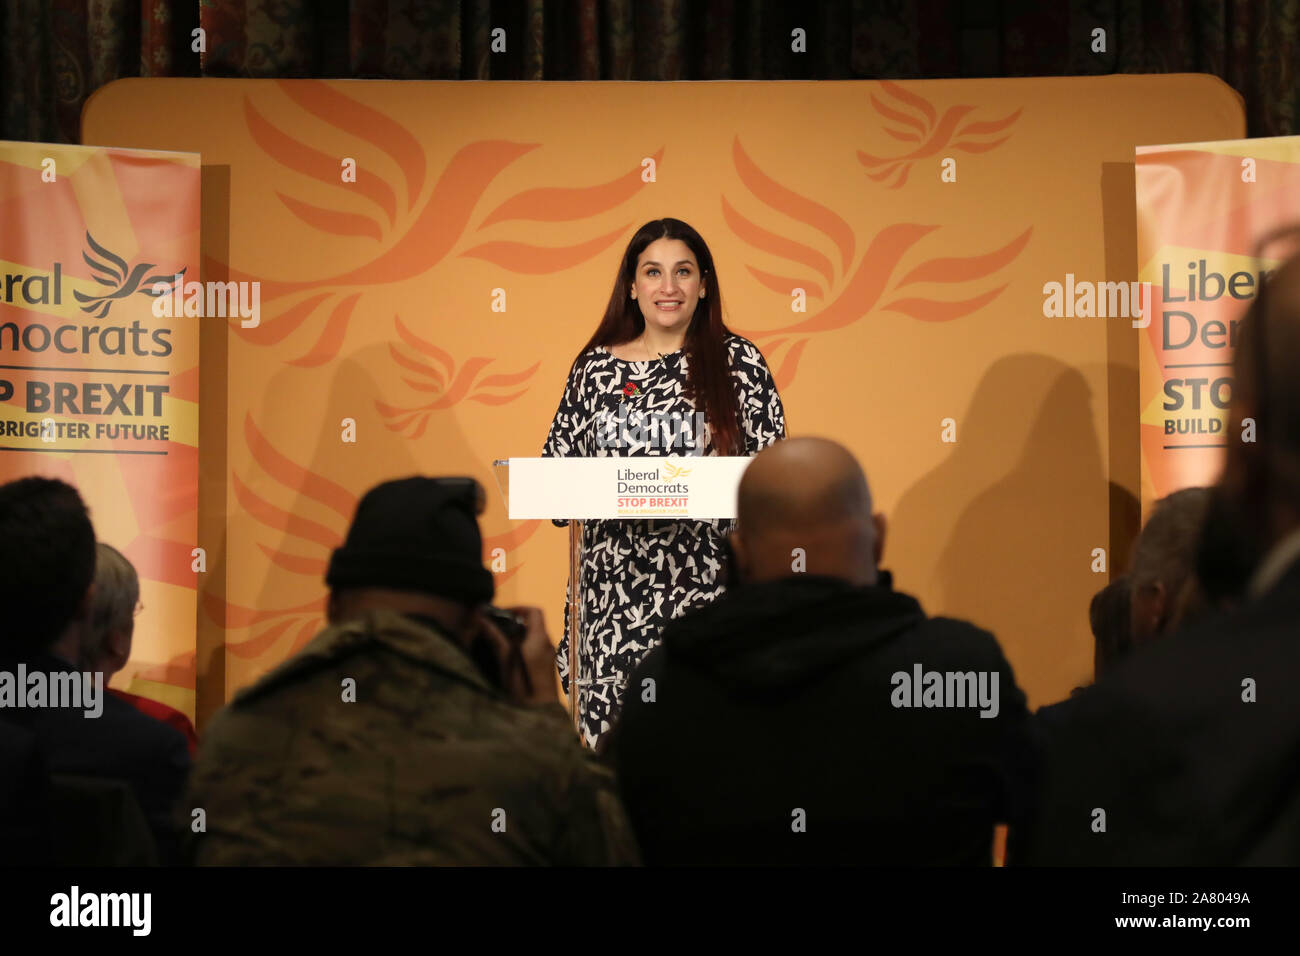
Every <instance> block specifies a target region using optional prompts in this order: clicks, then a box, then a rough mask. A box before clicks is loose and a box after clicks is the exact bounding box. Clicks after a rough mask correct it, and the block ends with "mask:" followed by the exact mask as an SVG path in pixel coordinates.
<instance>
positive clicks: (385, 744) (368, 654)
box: [184, 611, 638, 865]
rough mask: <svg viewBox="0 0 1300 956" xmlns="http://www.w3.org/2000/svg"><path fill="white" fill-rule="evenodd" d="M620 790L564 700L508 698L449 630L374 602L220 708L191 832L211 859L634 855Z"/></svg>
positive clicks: (191, 807) (555, 860)
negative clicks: (582, 742)
mask: <svg viewBox="0 0 1300 956" xmlns="http://www.w3.org/2000/svg"><path fill="white" fill-rule="evenodd" d="M349 678H350V679H351V680H352V681H355V684H354V685H353V686H354V688H355V691H354V693H353V694H352V695H351V696H354V698H355V702H347V701H346V700H345V697H347V696H349V693H348V690H347V681H348V679H349ZM616 794H617V788H616V787H615V784H614V780H613V778H612V776H611V773H610V771H609V770H608V769H606V768H605V767H604V766H603V765H601V764H600V763H599V762H597V760H596V758H595V757H594V756H593V755H591V754H590V753H589V752H587V751H584V750H583V749H582V748H581V747H580V746H579V745H578V742H577V738H576V735H575V733H574V730H573V727H572V726H571V724H570V723H569V720H568V717H567V715H566V714H565V712H564V709H563V708H562V707H561V706H560V705H559V704H558V703H556V704H553V705H546V706H544V707H536V706H534V707H528V706H521V705H518V704H515V703H513V702H511V701H510V700H508V699H507V698H506V697H505V695H504V694H503V693H501V692H500V691H499V690H497V689H496V688H494V687H493V686H492V685H491V684H489V683H488V682H487V680H485V678H484V677H483V676H482V675H481V673H480V672H479V670H478V669H477V667H476V666H475V665H474V663H473V662H472V661H471V660H470V658H469V656H468V655H467V654H465V653H464V652H463V651H462V650H461V649H460V648H459V647H456V646H454V645H452V644H451V643H450V639H449V638H446V637H444V636H442V635H441V634H438V633H435V632H434V631H432V630H431V629H430V628H428V627H426V626H424V625H423V624H421V623H420V622H417V621H414V620H412V619H411V618H408V617H405V616H403V615H400V614H396V613H394V612H390V611H372V612H370V613H368V614H367V615H365V616H364V617H361V618H358V619H356V620H353V621H349V622H347V623H345V624H342V625H337V626H332V627H329V628H327V629H326V630H324V631H322V632H321V633H320V634H318V635H317V636H316V638H315V639H314V640H312V642H311V643H310V644H308V645H307V646H306V647H305V648H303V650H302V651H301V653H299V654H297V655H295V656H294V657H293V658H291V659H290V660H288V661H286V662H285V663H284V664H282V665H281V666H279V667H278V668H276V669H275V670H273V671H271V672H270V673H269V674H267V675H266V676H264V677H263V678H262V679H261V680H260V681H258V682H257V683H256V684H255V685H253V686H252V687H250V688H247V689H246V690H244V691H242V692H240V693H239V694H238V695H236V697H235V698H234V699H233V700H232V701H231V702H230V704H229V705H228V706H227V707H226V708H225V709H224V710H222V711H221V712H220V713H219V714H218V715H217V716H216V717H215V718H214V720H213V722H212V724H211V726H210V727H209V728H208V729H207V731H206V733H204V734H203V737H202V742H201V744H200V747H199V756H198V761H197V763H196V765H195V768H194V771H193V773H192V776H191V779H190V790H189V794H188V797H187V801H186V803H185V805H184V807H185V814H186V820H185V823H186V826H185V832H186V833H187V834H188V840H189V852H188V856H189V857H190V859H191V860H192V861H193V862H195V863H198V864H202V865H246V864H253V865H260V864H291V865H331V864H333V865H362V864H376V865H404V864H415V865H475V864H486V865H513V864H535V865H547V864H553V865H606V864H627V863H636V862H638V854H637V850H636V845H635V842H634V841H635V838H634V837H633V836H632V830H631V827H630V826H629V824H628V822H627V818H626V816H625V814H624V811H623V808H622V805H621V804H620V802H619V799H618V797H617V795H616ZM198 808H201V809H202V810H203V811H204V813H203V815H202V817H197V816H196V815H195V813H194V811H195V810H196V809H198ZM196 819H203V820H204V822H205V825H206V831H205V832H199V833H194V832H192V831H193V829H195V828H197V824H195V823H193V821H194V820H196Z"/></svg>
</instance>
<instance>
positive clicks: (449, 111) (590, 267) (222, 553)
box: [83, 76, 1244, 713]
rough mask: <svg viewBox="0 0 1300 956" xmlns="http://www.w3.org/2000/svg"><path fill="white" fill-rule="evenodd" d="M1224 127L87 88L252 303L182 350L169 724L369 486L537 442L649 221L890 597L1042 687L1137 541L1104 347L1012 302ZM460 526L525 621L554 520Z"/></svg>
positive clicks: (101, 115)
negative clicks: (199, 575) (806, 456)
mask: <svg viewBox="0 0 1300 956" xmlns="http://www.w3.org/2000/svg"><path fill="white" fill-rule="evenodd" d="M159 117H166V122H159ZM1243 132H1244V121H1243V115H1242V109H1241V103H1240V100H1239V98H1238V97H1237V96H1236V94H1235V93H1233V92H1232V91H1231V90H1230V89H1229V88H1228V87H1227V86H1225V85H1224V84H1222V83H1221V82H1219V81H1218V80H1216V79H1213V78H1210V77H1204V76H1114V77H1088V78H1067V79H1042V80H1039V79H1005V80H1003V79H998V80H964V81H947V80H944V81H925V82H909V83H889V82H883V83H878V82H789V83H745V82H717V83H655V84H651V83H590V84H588V83H509V82H499V83H498V82H494V83H454V82H450V83H440V82H429V83H401V82H358V81H352V82H349V81H333V82H327V81H305V80H304V81H283V82H281V81H254V80H221V79H202V80H187V79H159V80H137V79H130V80H121V81H118V82H116V83H113V84H110V85H109V86H107V87H105V88H103V89H102V90H100V91H99V92H98V93H97V94H95V96H94V97H93V98H92V99H91V101H90V102H89V103H88V104H87V107H86V111H85V114H84V119H83V137H84V141H85V142H87V143H104V144H119V145H131V146H149V147H154V148H169V149H188V150H195V151H198V152H201V153H202V156H203V168H204V187H203V188H204V209H203V255H204V260H203V261H204V278H205V279H223V278H227V277H228V278H230V279H238V280H260V281H261V282H262V316H261V324H260V326H259V327H257V328H253V329H244V328H241V327H240V326H239V324H238V322H233V321H232V322H222V321H221V320H206V322H205V326H204V332H203V349H204V352H203V354H204V371H205V376H204V382H205V392H204V399H205V401H204V405H203V420H202V422H203V424H202V433H203V435H204V449H205V451H204V459H203V474H202V480H201V488H202V491H201V515H202V517H201V521H202V528H201V534H202V536H203V539H204V541H205V542H208V543H210V544H211V545H212V548H211V550H210V553H215V554H217V555H218V558H217V560H216V561H215V562H213V563H210V565H209V574H208V576H207V578H205V579H204V581H203V584H202V588H203V592H202V601H201V605H202V607H201V619H200V645H199V650H200V666H201V678H200V697H201V702H200V703H201V706H200V711H201V713H202V712H205V711H207V710H210V709H211V708H212V707H214V706H217V705H219V703H220V702H221V701H220V698H221V697H222V696H223V695H228V694H229V693H230V692H232V691H233V690H235V689H236V688H238V687H240V686H242V685H244V684H247V683H248V682H250V681H251V680H253V679H254V678H256V677H257V675H259V674H260V673H262V672H264V671H265V670H266V669H267V668H269V667H270V666H272V665H273V664H275V663H276V662H278V661H280V660H282V659H283V658H285V657H286V656H287V655H289V654H290V653H292V652H293V651H294V649H295V648H298V647H300V646H301V645H302V644H303V643H304V642H305V641H307V640H308V639H309V638H310V636H311V635H312V634H313V633H314V632H315V631H316V630H317V629H318V628H319V627H320V625H321V620H322V605H323V594H324V591H323V584H322V581H321V577H322V573H323V571H324V568H325V565H326V562H327V560H328V557H329V552H330V549H331V548H333V547H334V546H336V545H337V544H338V543H339V541H340V540H341V537H342V534H343V532H344V530H345V528H346V526H347V523H348V521H349V520H350V518H351V516H352V511H353V508H354V505H355V502H356V501H357V498H358V497H359V495H360V494H362V493H363V492H364V491H365V490H366V489H367V488H368V487H370V486H371V485H373V484H375V483H376V482H379V481H381V480H384V479H386V478H391V477H394V476H400V475H404V474H408V473H412V472H417V471H419V472H432V473H455V472H462V473H469V474H473V475H475V476H477V477H478V478H479V479H480V480H481V481H483V482H484V483H485V484H486V485H487V487H488V488H489V489H495V483H494V480H493V476H492V473H491V461H492V460H493V459H494V458H500V457H508V456H511V455H524V456H528V455H537V454H539V453H540V450H541V446H542V443H543V440H544V438H545V435H546V430H547V427H548V425H549V423H550V420H551V416H552V415H553V414H554V412H555V408H556V405H557V403H558V401H559V398H560V393H561V390H562V386H563V384H564V380H565V374H566V372H567V370H568V367H569V364H570V362H571V361H572V359H573V357H574V354H575V353H576V351H577V349H578V348H579V346H580V345H581V344H582V343H583V342H584V341H585V339H586V338H587V337H588V335H590V333H591V331H592V330H593V329H594V327H595V325H596V322H597V321H598V319H599V316H600V314H601V311H602V309H603V306H604V304H605V302H606V300H607V299H608V296H609V294H610V288H611V285H612V283H613V280H614V272H615V269H616V267H617V264H618V260H619V257H620V255H621V253H622V250H623V248H624V246H625V244H626V242H627V240H628V239H629V238H630V237H631V235H632V233H633V231H634V230H635V229H636V228H637V226H639V225H640V224H641V223H642V222H644V221H645V220H647V219H651V218H656V217H660V216H675V217H677V218H681V219H685V220H687V221H688V222H690V223H691V224H692V225H694V226H695V227H696V228H697V229H698V230H699V231H700V232H701V233H702V234H703V236H704V237H705V239H706V240H707V241H708V242H709V243H710V245H711V248H712V250H713V254H714V257H715V260H716V262H717V267H718V280H719V283H720V287H721V292H722V295H723V309H724V315H725V317H726V319H727V321H728V323H729V324H730V326H731V327H732V328H733V329H735V330H737V331H740V332H741V333H742V334H745V335H746V336H748V337H750V338H751V339H753V340H754V341H755V342H756V343H757V344H758V345H759V347H760V348H761V349H762V350H763V352H764V353H765V355H766V356H767V359H768V362H769V364H770V365H771V367H772V369H773V370H774V372H775V375H776V380H777V382H778V385H779V387H780V389H781V392H782V397H783V399H784V401H785V405H786V411H787V415H788V421H789V430H790V433H791V434H794V435H797V434H820V435H828V436H831V437H834V438H837V439H839V440H840V441H842V442H844V443H845V444H846V445H848V446H849V448H851V449H852V450H853V451H854V452H855V453H856V454H857V455H858V457H859V458H860V460H861V461H862V463H863V465H864V466H865V468H866V470H867V473H868V476H869V478H870V480H871V483H872V486H873V489H874V491H875V494H876V497H877V500H878V502H879V505H880V507H881V508H882V509H883V510H884V511H886V512H887V514H888V517H889V519H890V525H889V528H890V530H889V537H888V540H887V542H886V547H885V565H886V566H887V567H889V568H891V569H892V570H894V572H895V574H896V582H897V586H898V587H900V588H902V589H904V590H907V591H910V592H912V593H914V594H916V595H917V596H918V597H919V598H920V599H921V601H922V603H923V605H924V606H925V607H926V608H927V610H929V611H930V612H931V613H945V614H950V615H955V616H960V617H966V618H969V619H971V620H974V621H975V622H977V623H979V624H981V625H983V626H985V627H988V628H990V629H991V630H993V631H994V632H996V633H997V635H998V636H999V637H1000V638H1001V640H1002V642H1003V645H1004V647H1005V648H1006V650H1007V653H1008V656H1009V658H1010V660H1011V662H1012V664H1013V666H1014V667H1015V669H1016V673H1017V675H1018V679H1019V680H1020V682H1021V683H1022V684H1023V685H1024V687H1025V688H1026V689H1027V691H1028V692H1029V695H1030V697H1031V701H1032V703H1034V704H1035V705H1038V704H1043V703H1048V702H1051V701H1053V700H1056V699H1059V698H1061V697H1063V696H1065V695H1066V694H1067V693H1068V692H1069V690H1070V689H1071V688H1072V687H1073V686H1075V685H1076V684H1079V683H1081V682H1083V681H1085V680H1087V679H1088V678H1089V676H1090V674H1091V661H1092V649H1091V647H1092V645H1091V637H1090V634H1089V631H1088V625H1087V608H1088V600H1089V598H1090V597H1091V595H1092V594H1093V593H1094V592H1095V591H1096V590H1097V589H1098V588H1100V587H1101V586H1103V585H1104V584H1105V582H1106V580H1107V578H1108V574H1109V572H1111V571H1113V570H1114V566H1115V565H1116V564H1122V563H1123V562H1124V561H1125V559H1126V555H1125V554H1124V553H1123V552H1124V551H1126V550H1127V547H1128V545H1129V543H1130V541H1131V538H1132V535H1133V532H1134V531H1135V529H1136V524H1137V512H1138V506H1137V496H1138V472H1139V467H1138V435H1137V338H1136V336H1137V332H1136V331H1135V330H1133V329H1132V328H1131V326H1130V324H1129V321H1128V320H1127V319H1111V320H1106V319H1049V318H1045V317H1044V314H1043V300H1044V293H1043V285H1044V283H1046V282H1050V281H1062V280H1064V278H1065V276H1066V274H1067V273H1072V274H1074V275H1075V276H1077V277H1080V278H1088V279H1091V280H1095V281H1103V280H1111V281H1120V280H1124V281H1128V280H1132V279H1135V278H1136V274H1135V268H1134V263H1135V261H1136V247H1135V243H1134V236H1133V232H1134V230H1133V216H1134V212H1133V210H1134V193H1133V151H1134V148H1135V146H1137V145H1139V144H1142V143H1152V142H1156V143H1160V142H1178V141H1185V140H1207V139H1220V138H1231V137H1239V136H1241V135H1243ZM945 159H951V160H953V161H955V167H952V168H955V173H956V177H955V181H951V182H945V181H943V178H942V177H941V172H942V164H943V161H944V160H945ZM348 160H353V161H355V163H356V169H357V175H356V181H355V182H344V181H343V180H342V176H341V172H342V171H343V169H344V168H345V166H346V162H347V161H348ZM649 171H652V172H653V175H650V172H649ZM796 287H797V288H801V289H803V290H805V291H806V294H807V308H806V311H803V312H796V311H793V310H792V302H793V301H794V299H793V298H792V290H793V289H795V288H796ZM502 304H504V308H501V306H502ZM494 306H495V307H496V308H494ZM218 409H222V410H224V412H225V414H224V415H221V414H219V412H218V411H217V410H218ZM945 419H952V421H953V423H954V424H955V426H956V441H955V442H945V441H943V440H942V438H943V429H944V420H945ZM345 420H351V421H353V422H355V425H356V441H355V442H354V443H352V442H346V441H344V440H343V436H344V427H345V426H344V422H345ZM484 529H485V535H486V538H487V540H486V548H487V553H489V554H490V553H491V552H492V549H496V548H501V549H503V553H504V555H505V560H506V569H505V570H504V571H502V572H501V573H498V574H497V583H498V588H499V592H500V593H499V601H500V602H501V603H514V602H520V603H535V604H540V605H542V606H543V607H544V608H545V610H546V611H547V616H548V620H549V622H550V627H551V630H552V636H553V637H556V636H558V630H559V624H560V621H561V607H562V601H563V594H564V576H565V542H566V533H565V532H564V531H562V530H560V529H556V528H554V527H552V526H551V525H550V524H549V523H545V524H543V523H539V522H517V523H512V522H510V521H509V520H508V519H507V518H506V516H505V509H504V506H503V503H502V501H501V500H500V497H499V496H498V495H496V494H495V493H494V494H493V495H492V502H491V504H490V507H489V510H488V512H487V514H486V516H485V519H484ZM1096 548H1103V549H1106V550H1107V553H1108V554H1109V555H1110V563H1109V564H1108V565H1107V566H1106V570H1105V571H1100V572H1099V571H1096V570H1094V565H1095V560H1094V556H1093V550H1094V549H1096Z"/></svg>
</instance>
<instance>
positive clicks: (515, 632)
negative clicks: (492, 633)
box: [483, 604, 528, 644]
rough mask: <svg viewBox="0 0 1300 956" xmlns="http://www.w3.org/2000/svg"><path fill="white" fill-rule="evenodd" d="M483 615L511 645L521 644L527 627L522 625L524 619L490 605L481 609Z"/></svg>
mask: <svg viewBox="0 0 1300 956" xmlns="http://www.w3.org/2000/svg"><path fill="white" fill-rule="evenodd" d="M483 614H484V616H485V617H487V619H488V620H490V621H491V622H492V623H493V624H495V625H496V626H497V629H498V630H499V631H500V632H501V633H502V634H504V635H505V636H506V639H507V640H509V641H510V642H511V643H513V644H520V643H523V640H524V636H525V635H526V634H527V633H528V625H527V624H525V623H524V619H523V618H521V617H520V616H519V615H518V614H515V613H514V612H513V611H507V610H504V609H503V608H499V607H493V606H492V605H490V604H489V605H488V606H487V607H485V608H483Z"/></svg>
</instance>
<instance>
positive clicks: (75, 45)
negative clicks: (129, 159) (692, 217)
mask: <svg viewBox="0 0 1300 956" xmlns="http://www.w3.org/2000/svg"><path fill="white" fill-rule="evenodd" d="M200 28H201V29H202V31H203V40H204V50H203V51H202V52H198V51H196V49H195V47H196V46H197V45H198V44H197V41H196V40H195V37H194V33H193V31H195V30H198V29H200ZM796 28H801V29H802V30H803V31H805V36H806V52H798V51H796V50H794V49H792V46H793V44H794V41H793V40H792V31H793V30H795V29H796ZM1097 30H1101V31H1104V37H1098V36H1097V35H1095V34H1094V31H1097ZM500 31H504V32H503V33H502V32H500ZM0 43H2V44H3V70H2V72H0V101H2V102H3V115H2V117H0V138H3V139H19V140H39V141H52V142H73V143H75V142H77V140H78V136H79V122H80V116H81V108H82V106H83V104H84V103H85V101H86V98H87V97H88V96H90V95H91V94H92V93H93V92H94V91H95V90H96V89H97V88H98V87H100V86H102V85H104V84H105V83H108V82H110V81H111V80H115V79H118V78H119V77H126V76H244V77H383V78H394V79H440V80H455V79H461V80H501V79H504V80H723V79H745V80H788V79H825V80H848V79H877V78H891V79H909V78H920V77H954V76H959V77H960V76H972V77H973V76H1063V75H1077V74H1098V73H1160V72H1197V73H1212V74H1216V75H1217V76H1219V77H1221V78H1222V79H1223V80H1225V81H1226V82H1227V83H1229V84H1230V85H1232V86H1233V87H1235V88H1236V89H1237V90H1238V92H1240V93H1241V94H1242V95H1243V96H1244V97H1245V100H1246V108H1247V118H1248V126H1249V132H1250V135H1252V136H1281V135H1289V134H1293V133H1295V132H1296V130H1297V127H1298V126H1300V101H1298V99H1297V91H1296V77H1295V64H1296V63H1297V61H1300V0H1182V2H1177V0H1054V2H1050V3H1044V2H1042V0H1001V2H998V0H916V2H902V0H875V2H872V0H837V2H836V0H832V2H826V3H817V4H775V3H769V2H765V0H696V2H691V3H687V2H686V0H551V2H543V0H516V2H508V3H507V2H491V0H350V2H349V0H0ZM1103 43H1104V50H1103V49H1101V47H1102V44H1103ZM494 44H495V45H497V46H500V45H502V44H503V45H504V50H494ZM1094 48H1096V49H1094ZM165 121H166V118H165V117H160V118H159V122H165Z"/></svg>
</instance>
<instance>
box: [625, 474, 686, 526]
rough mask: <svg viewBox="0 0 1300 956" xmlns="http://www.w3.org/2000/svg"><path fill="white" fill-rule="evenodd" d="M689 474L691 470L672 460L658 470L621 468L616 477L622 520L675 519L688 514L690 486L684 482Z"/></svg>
mask: <svg viewBox="0 0 1300 956" xmlns="http://www.w3.org/2000/svg"><path fill="white" fill-rule="evenodd" d="M690 473H691V469H689V468H686V467H684V466H683V465H680V464H676V463H674V462H673V461H671V460H670V461H666V462H664V463H663V464H661V465H659V467H657V468H652V467H645V466H635V467H633V466H629V467H627V468H620V469H619V470H618V473H617V476H616V477H617V481H618V488H617V492H618V496H619V497H618V513H619V515H620V517H621V516H633V515H638V516H644V517H672V516H680V515H684V514H686V505H687V504H688V502H689V501H690V486H689V485H688V484H687V482H686V481H685V480H684V479H685V478H686V476H687V475H689V474H690Z"/></svg>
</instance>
